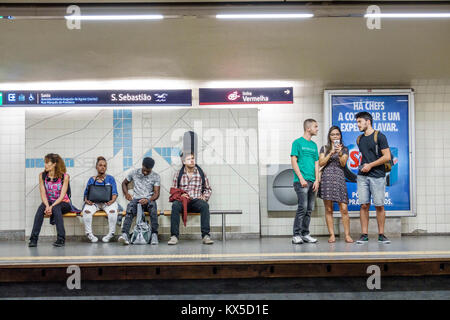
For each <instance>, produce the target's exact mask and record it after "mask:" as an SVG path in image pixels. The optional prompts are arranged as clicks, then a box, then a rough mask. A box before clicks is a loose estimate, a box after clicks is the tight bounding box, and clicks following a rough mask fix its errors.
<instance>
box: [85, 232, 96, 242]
mask: <svg viewBox="0 0 450 320" xmlns="http://www.w3.org/2000/svg"><path fill="white" fill-rule="evenodd" d="M87 238H88V239H89V241H91V242H92V243H95V242H97V241H98V238H97V237H96V236H94V235H93V234H92V233H88V234H87Z"/></svg>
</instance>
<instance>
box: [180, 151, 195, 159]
mask: <svg viewBox="0 0 450 320" xmlns="http://www.w3.org/2000/svg"><path fill="white" fill-rule="evenodd" d="M187 156H193V157H194V158H195V154H194V153H193V152H187V153H184V152H183V151H181V152H180V158H181V161H184V160H185V159H186V157H187Z"/></svg>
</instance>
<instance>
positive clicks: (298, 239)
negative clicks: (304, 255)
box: [292, 236, 303, 244]
mask: <svg viewBox="0 0 450 320" xmlns="http://www.w3.org/2000/svg"><path fill="white" fill-rule="evenodd" d="M292 243H293V244H301V243H303V240H302V238H301V237H300V236H293V237H292Z"/></svg>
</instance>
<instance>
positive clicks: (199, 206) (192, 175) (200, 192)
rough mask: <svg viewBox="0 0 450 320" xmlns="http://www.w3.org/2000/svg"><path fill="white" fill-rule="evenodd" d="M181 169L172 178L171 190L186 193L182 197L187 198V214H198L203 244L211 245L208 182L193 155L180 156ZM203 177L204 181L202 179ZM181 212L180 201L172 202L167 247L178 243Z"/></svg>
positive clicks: (209, 191)
mask: <svg viewBox="0 0 450 320" xmlns="http://www.w3.org/2000/svg"><path fill="white" fill-rule="evenodd" d="M181 160H182V161H183V167H181V170H182V171H181V170H180V171H178V172H176V173H175V175H174V177H173V183H172V187H173V188H180V189H183V190H184V191H186V192H187V194H184V195H183V196H185V197H188V198H189V200H190V201H189V204H188V208H187V210H188V212H200V219H201V232H202V239H203V240H202V242H203V244H213V243H214V241H212V240H211V237H210V235H209V231H210V225H209V205H208V200H209V198H210V197H211V192H212V190H211V187H210V185H209V180H208V178H207V177H206V175H204V173H203V171H202V170H201V168H200V167H198V166H196V164H195V157H194V154H191V153H188V154H185V155H183V154H181ZM202 175H203V176H204V180H203V179H202ZM178 181H179V182H178ZM182 212H183V204H182V202H180V201H174V202H173V204H172V214H171V216H170V233H171V237H170V240H169V242H168V244H169V245H175V244H177V243H178V238H179V233H180V215H181V214H182Z"/></svg>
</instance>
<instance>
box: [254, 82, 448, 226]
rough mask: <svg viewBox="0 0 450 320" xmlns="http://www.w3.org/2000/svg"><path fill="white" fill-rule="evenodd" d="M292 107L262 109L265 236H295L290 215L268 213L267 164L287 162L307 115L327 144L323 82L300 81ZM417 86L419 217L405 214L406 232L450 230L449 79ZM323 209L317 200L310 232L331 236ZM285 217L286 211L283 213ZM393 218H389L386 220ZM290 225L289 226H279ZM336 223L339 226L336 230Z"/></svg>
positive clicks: (320, 142)
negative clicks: (313, 120)
mask: <svg viewBox="0 0 450 320" xmlns="http://www.w3.org/2000/svg"><path fill="white" fill-rule="evenodd" d="M293 85H294V95H295V96H294V104H293V105H292V106H286V105H279V106H276V105H273V106H270V105H269V106H261V107H260V112H259V132H260V136H259V148H260V149H259V151H260V173H261V176H260V190H261V192H260V206H261V224H262V227H261V230H262V235H291V234H292V230H291V229H292V225H293V219H294V218H293V216H294V214H293V215H292V218H284V217H276V214H271V216H270V217H269V215H268V213H267V192H266V189H267V186H266V169H265V168H266V165H267V164H270V163H273V164H275V163H280V164H289V163H290V158H289V154H290V147H291V143H292V141H293V140H294V139H296V138H298V137H300V136H301V135H302V134H303V128H302V124H303V121H304V120H305V119H306V118H314V119H316V120H318V122H319V127H320V129H321V130H320V132H319V135H318V136H317V137H314V138H313V141H315V142H316V143H317V144H318V146H319V147H320V145H321V144H323V139H324V135H326V132H327V128H323V120H324V119H323V91H324V90H325V89H326V88H325V87H324V85H323V83H321V82H320V81H304V82H296V83H294V84H293ZM411 87H412V88H414V89H415V92H416V93H415V119H416V125H415V127H416V169H417V216H416V217H412V218H402V233H413V232H414V231H415V230H417V229H421V230H425V231H427V232H430V233H433V232H446V233H448V232H450V179H449V178H450V80H417V81H413V82H412V83H411ZM324 214H325V212H324V207H323V203H322V201H321V200H320V199H317V200H316V209H315V210H314V212H313V213H312V219H311V232H312V233H314V234H316V235H326V234H328V231H327V228H326V223H325V218H324ZM284 216H285V215H284ZM388 222H389V221H388ZM280 226H287V227H288V228H287V229H280ZM336 228H337V226H336V225H335V230H336V231H337V229H336Z"/></svg>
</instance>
